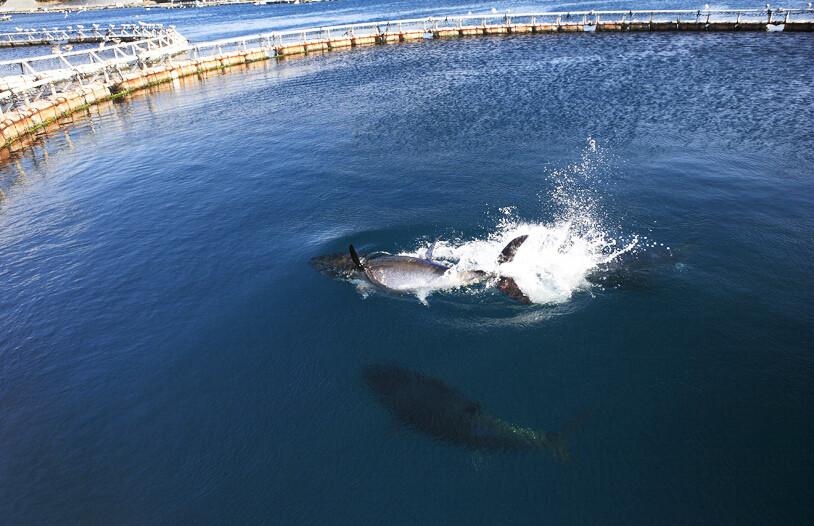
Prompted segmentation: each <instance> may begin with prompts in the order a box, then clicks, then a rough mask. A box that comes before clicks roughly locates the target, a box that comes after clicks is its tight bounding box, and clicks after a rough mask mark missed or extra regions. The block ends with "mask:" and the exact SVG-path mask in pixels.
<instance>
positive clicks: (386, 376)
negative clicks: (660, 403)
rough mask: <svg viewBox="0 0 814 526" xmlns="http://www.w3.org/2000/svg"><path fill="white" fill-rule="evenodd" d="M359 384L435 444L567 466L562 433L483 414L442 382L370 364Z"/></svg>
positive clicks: (566, 449)
mask: <svg viewBox="0 0 814 526" xmlns="http://www.w3.org/2000/svg"><path fill="white" fill-rule="evenodd" d="M362 379H363V380H364V382H365V384H366V385H367V386H368V387H369V388H370V389H371V390H372V391H373V393H374V394H375V395H376V397H377V398H378V400H379V401H380V402H381V403H382V405H384V406H385V408H387V410H388V411H389V412H390V413H392V414H393V416H395V417H396V419H397V420H398V421H399V422H401V423H403V424H405V425H406V426H407V427H409V428H410V429H412V430H415V431H418V432H421V433H424V434H426V435H429V436H431V437H433V438H434V439H436V440H440V441H443V442H447V443H449V444H453V445H457V446H463V447H467V448H469V449H472V450H474V451H506V452H524V451H525V452H529V451H541V450H545V451H548V452H550V453H551V454H552V455H553V456H554V458H556V459H557V460H559V461H562V462H566V461H568V460H569V459H570V456H571V455H570V452H569V451H568V448H567V447H566V443H565V436H564V434H563V433H557V432H545V431H536V430H533V429H530V428H526V427H521V426H518V425H515V424H511V423H509V422H506V421H504V420H501V419H500V418H498V417H496V416H494V415H492V414H490V413H488V412H486V411H485V410H484V409H483V408H482V407H481V405H480V404H479V403H478V402H475V401H473V400H470V399H468V398H466V397H465V396H464V395H463V394H461V393H460V392H458V391H457V390H455V389H453V388H452V387H449V386H447V385H446V384H444V383H443V382H442V381H441V380H438V379H435V378H431V377H428V376H425V375H423V374H421V373H419V372H416V371H412V370H410V369H406V368H403V367H400V366H394V365H370V366H367V367H365V368H364V369H363V370H362Z"/></svg>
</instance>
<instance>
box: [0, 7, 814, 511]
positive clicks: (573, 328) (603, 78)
mask: <svg viewBox="0 0 814 526" xmlns="http://www.w3.org/2000/svg"><path fill="white" fill-rule="evenodd" d="M449 5H451V6H453V7H451V8H449V9H447V10H442V9H440V8H438V9H434V10H432V9H430V7H431V6H429V4H428V3H421V2H415V3H397V4H395V3H393V4H390V3H377V4H372V5H370V6H367V7H365V6H362V4H361V2H355V3H354V2H347V3H345V2H339V1H338V2H334V3H331V5H328V4H326V5H324V6H311V7H313V8H314V9H313V10H312V11H307V10H305V9H303V8H304V7H307V6H278V7H279V8H280V11H279V13H281V14H280V16H281V17H282V18H281V20H282V21H281V22H279V25H295V24H301V23H302V20H303V19H307V18H308V17H316V18H319V17H318V16H317V15H318V14H319V13H329V14H331V16H332V17H334V19H335V20H339V19H341V18H342V16H343V15H341V13H342V12H343V10H345V9H347V10H348V13H349V14H348V15H347V16H348V17H349V18H351V17H352V18H365V16H368V17H370V18H376V17H378V16H379V15H380V14H382V13H386V12H387V11H389V10H391V9H393V7H394V6H397V7H398V9H397V11H398V12H399V13H409V12H413V11H421V10H422V9H426V10H428V11H431V12H435V11H445V12H448V11H450V10H451V11H455V12H461V11H462V10H463V11H466V10H469V9H485V8H486V6H488V4H478V5H475V6H473V7H467V6H466V5H465V4H449ZM506 5H509V6H512V8H517V6H513V5H512V4H506ZM518 5H520V4H518ZM545 5H546V7H548V4H545ZM557 5H558V4H551V7H552V8H555V7H557ZM587 5H589V6H599V5H600V4H599V3H592V4H587ZM601 5H602V6H605V4H601ZM657 5H663V4H657ZM433 6H435V4H434V3H433ZM435 7H438V6H435ZM499 7H500V5H499ZM589 8H590V7H589ZM241 9H243V10H245V11H241ZM263 9H265V11H263ZM287 9H291V11H285V10H287ZM294 9H299V10H300V11H297V12H296V13H295V12H293V10H294ZM249 11H251V12H252V13H255V14H254V15H253V17H254V18H253V20H254V22H252V24H254V25H252V24H250V26H251V29H253V30H254V29H258V30H259V29H263V28H265V27H271V26H272V25H273V24H277V22H274V23H272V22H268V23H267V22H266V21H262V20H263V18H262V17H263V16H270V15H271V14H273V13H277V11H274V10H273V8H271V7H268V8H261V7H256V8H255V7H245V8H228V9H224V10H218V9H212V10H188V12H182V13H176V12H174V13H172V16H175V17H178V24H179V27H180V26H181V24H182V21H183V20H185V19H187V17H188V18H189V19H188V22H187V23H188V27H187V28H185V34H186V33H187V32H190V33H192V34H193V36H196V38H198V39H200V38H210V37H217V36H223V35H225V34H231V33H232V32H233V31H236V30H237V28H238V26H240V24H241V22H238V21H236V20H239V19H240V17H241V16H244V14H245V13H248V12H249ZM258 13H259V14H258ZM263 13H266V14H267V15H263ZM161 14H162V15H163V13H161ZM82 16H87V17H90V13H85V14H83V15H82ZM94 16H98V17H100V19H101V18H103V17H104V20H108V18H107V17H112V16H113V14H111V13H108V12H104V13H99V14H97V15H94ZM149 16H150V17H156V19H157V18H159V16H158V15H157V14H156V11H155V10H153V11H150V12H149ZM149 20H151V21H152V20H154V19H153V18H150V19H149ZM207 20H209V21H213V22H212V24H210V23H209V22H208V21H207ZM308 23H310V22H308ZM255 26H258V27H255ZM259 26H262V27H259ZM244 32H245V31H244ZM812 57H814V41H813V40H812V39H811V37H810V36H808V35H806V34H797V35H793V34H777V35H764V34H593V35H548V36H528V37H508V38H484V39H469V40H449V41H434V42H423V43H417V44H407V45H396V46H389V47H387V48H382V47H377V48H371V49H363V50H353V51H348V52H341V53H334V54H326V55H316V56H309V57H306V58H302V59H298V60H289V61H285V62H280V63H264V64H259V65H255V66H253V67H251V68H249V69H246V70H240V71H234V72H231V73H228V74H225V75H220V74H216V75H213V76H210V77H209V78H206V79H204V80H201V81H197V80H189V81H185V82H184V83H183V84H184V85H183V86H180V85H179V86H176V87H174V88H172V87H170V88H164V89H160V90H153V91H152V92H151V93H148V94H140V95H136V96H133V97H132V98H129V99H126V100H123V101H120V102H117V103H114V104H107V105H103V106H101V107H99V108H96V109H93V110H91V111H90V112H89V114H88V115H85V116H79V117H77V118H76V119H75V122H74V123H73V124H70V125H68V126H67V127H65V128H63V129H61V130H59V131H55V132H51V133H49V134H48V135H47V136H46V137H43V138H42V139H41V140H40V141H39V142H38V143H36V144H35V145H34V146H33V147H32V148H30V149H27V150H24V151H22V152H21V153H19V154H18V155H16V156H15V157H13V158H12V159H10V160H8V161H6V162H5V164H4V165H3V167H2V168H0V188H2V190H3V199H2V201H0V517H2V520H0V522H2V523H4V524H6V523H7V524H79V523H82V524H87V523H102V524H157V523H212V524H222V523H239V524H248V523H258V524H269V523H270V524H316V523H323V524H458V523H465V524H543V523H545V524H548V523H550V524H631V523H637V524H666V523H670V524H698V523H704V524H715V523H719V524H734V523H739V524H744V523H750V524H768V523H778V524H802V523H806V522H808V521H810V519H811V517H812V515H814V505H812V503H813V502H814V492H813V490H812V486H811V484H810V483H809V482H810V478H811V473H812V469H813V468H814V454H812V448H811V443H812V439H814V424H812V420H811V407H812V400H814V392H812V391H814V388H813V387H812V386H813V385H814V382H813V381H812V380H814V378H812V376H814V359H812V354H811V341H812V337H814V312H813V311H812V304H811V302H812V300H811V298H812V297H814V290H812V289H813V288H814V287H812V285H811V283H812V281H811V278H810V276H811V272H812V271H814V265H812V263H811V261H812V258H813V257H814V246H812V243H813V241H812V239H814V238H813V237H812V232H814V213H812V212H814V182H812V178H811V166H812V162H814V149H812V146H814V134H812V131H811V115H812V110H814V99H813V98H812V91H811V86H812V85H814V67H812V66H814V64H813V63H812V62H813V60H812ZM520 234H527V235H529V238H528V240H527V242H526V243H525V244H524V245H523V246H522V247H521V248H520V250H518V252H517V255H516V258H515V260H514V261H513V262H512V263H510V264H506V265H502V266H500V265H497V263H496V262H497V256H498V254H499V252H500V250H501V249H502V247H503V246H504V245H505V243H506V242H508V241H509V240H510V239H512V238H514V237H515V236H517V235H520ZM349 243H354V244H355V245H356V246H357V247H358V248H359V249H360V250H362V251H364V252H366V253H371V252H375V251H384V252H389V253H394V254H411V255H416V256H426V255H427V251H428V249H429V247H431V246H432V247H433V249H432V255H433V257H434V258H436V259H438V260H439V261H443V262H445V263H446V264H448V265H451V266H455V267H456V268H460V269H462V270H465V269H481V270H486V271H489V272H493V273H500V274H503V275H508V276H511V277H513V278H514V279H515V280H516V281H517V283H518V285H520V286H521V288H522V289H523V290H524V292H525V293H526V294H527V295H528V296H529V297H530V299H531V300H532V301H533V302H534V304H533V305H521V304H519V303H517V302H514V301H512V300H511V299H510V298H508V297H506V296H504V295H502V294H500V293H499V292H497V290H496V289H495V287H492V286H489V284H488V283H487V284H481V285H479V286H477V287H471V288H470V287H466V288H454V289H450V290H434V291H428V293H427V294H426V295H423V296H422V297H421V298H416V297H415V296H414V295H394V294H388V293H382V292H381V291H374V292H373V293H365V294H359V291H358V288H357V287H356V286H354V284H352V283H347V282H344V281H340V280H332V279H330V278H329V277H326V276H324V275H322V274H320V273H319V272H317V271H316V270H315V269H314V268H312V267H311V266H310V265H309V260H311V258H313V257H315V256H319V255H324V254H331V253H344V252H345V250H346V248H347V245H348V244H349ZM602 269H604V270H605V272H604V273H601V272H600V273H599V274H597V271H598V270H602ZM422 299H423V300H424V303H422V301H421V300H422ZM380 363H386V364H392V363H395V364H399V365H402V366H404V367H407V368H410V369H414V370H418V371H422V372H424V373H425V374H427V375H429V376H431V377H435V378H439V379H441V380H442V381H444V382H445V383H447V384H449V385H450V386H452V387H454V388H457V389H459V390H460V391H461V392H463V393H465V394H466V395H467V396H468V397H469V398H471V399H472V400H476V401H478V402H480V403H481V404H482V405H483V407H484V408H486V409H488V410H489V411H490V412H491V413H492V414H495V415H497V416H499V417H500V418H502V419H504V420H505V421H507V422H512V423H516V424H518V425H522V426H527V427H530V428H535V429H541V430H547V431H557V430H567V432H568V433H567V435H568V436H567V441H568V445H569V450H570V451H571V460H570V461H569V462H566V463H563V462H558V461H557V460H555V459H554V458H552V457H551V455H546V454H509V453H489V452H472V451H469V450H466V449H462V448H459V447H456V446H453V445H448V444H445V443H441V442H437V441H433V440H432V439H431V438H429V437H427V436H425V435H422V434H420V433H418V432H416V431H413V430H410V429H406V428H405V427H404V426H401V425H399V424H398V423H397V422H395V421H394V419H393V417H392V416H391V415H389V414H388V413H387V412H386V410H385V409H384V408H383V407H382V406H381V405H380V404H378V403H377V401H376V399H375V397H374V396H373V395H372V394H371V393H370V391H369V390H368V389H367V388H366V387H365V385H364V383H363V382H362V379H361V371H362V368H363V367H365V366H367V365H371V364H380Z"/></svg>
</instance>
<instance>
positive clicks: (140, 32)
mask: <svg viewBox="0 0 814 526" xmlns="http://www.w3.org/2000/svg"><path fill="white" fill-rule="evenodd" d="M17 29H18V30H17V31H13V32H11V33H0V47H16V46H38V45H51V44H76V43H83V42H89V43H98V42H105V41H114V40H119V41H125V40H128V41H130V40H140V39H145V38H151V37H154V36H157V35H158V34H159V33H161V32H162V31H163V30H164V26H163V25H162V24H121V25H118V26H117V25H113V24H111V25H109V26H102V25H100V24H93V25H92V26H90V27H85V26H83V25H77V26H68V27H52V28H47V27H43V28H39V29H37V28H28V29H20V28H17Z"/></svg>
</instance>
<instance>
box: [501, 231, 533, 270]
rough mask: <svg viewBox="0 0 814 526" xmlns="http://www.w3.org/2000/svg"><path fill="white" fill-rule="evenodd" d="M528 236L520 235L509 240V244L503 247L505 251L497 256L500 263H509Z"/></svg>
mask: <svg viewBox="0 0 814 526" xmlns="http://www.w3.org/2000/svg"><path fill="white" fill-rule="evenodd" d="M528 237H529V236H526V235H524V236H518V237H516V238H514V239H512V240H511V241H509V244H508V245H506V246H505V247H503V251H502V252H501V253H500V255H499V256H498V257H497V262H498V264H503V263H509V262H510V261H511V260H513V259H514V255H515V254H516V253H517V249H518V248H520V245H522V244H523V243H524V242H525V241H526V239H527V238H528Z"/></svg>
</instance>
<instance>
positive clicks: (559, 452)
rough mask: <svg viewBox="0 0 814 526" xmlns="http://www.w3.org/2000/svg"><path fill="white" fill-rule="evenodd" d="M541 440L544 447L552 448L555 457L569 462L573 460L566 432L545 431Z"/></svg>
mask: <svg viewBox="0 0 814 526" xmlns="http://www.w3.org/2000/svg"><path fill="white" fill-rule="evenodd" d="M540 442H541V445H542V446H543V447H545V448H546V449H549V450H551V453H552V454H553V455H554V458H556V459H557V460H559V461H560V462H568V461H569V460H571V452H570V451H569V450H568V441H567V440H566V439H565V433H558V432H548V433H543V437H542V440H541V441H540Z"/></svg>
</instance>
